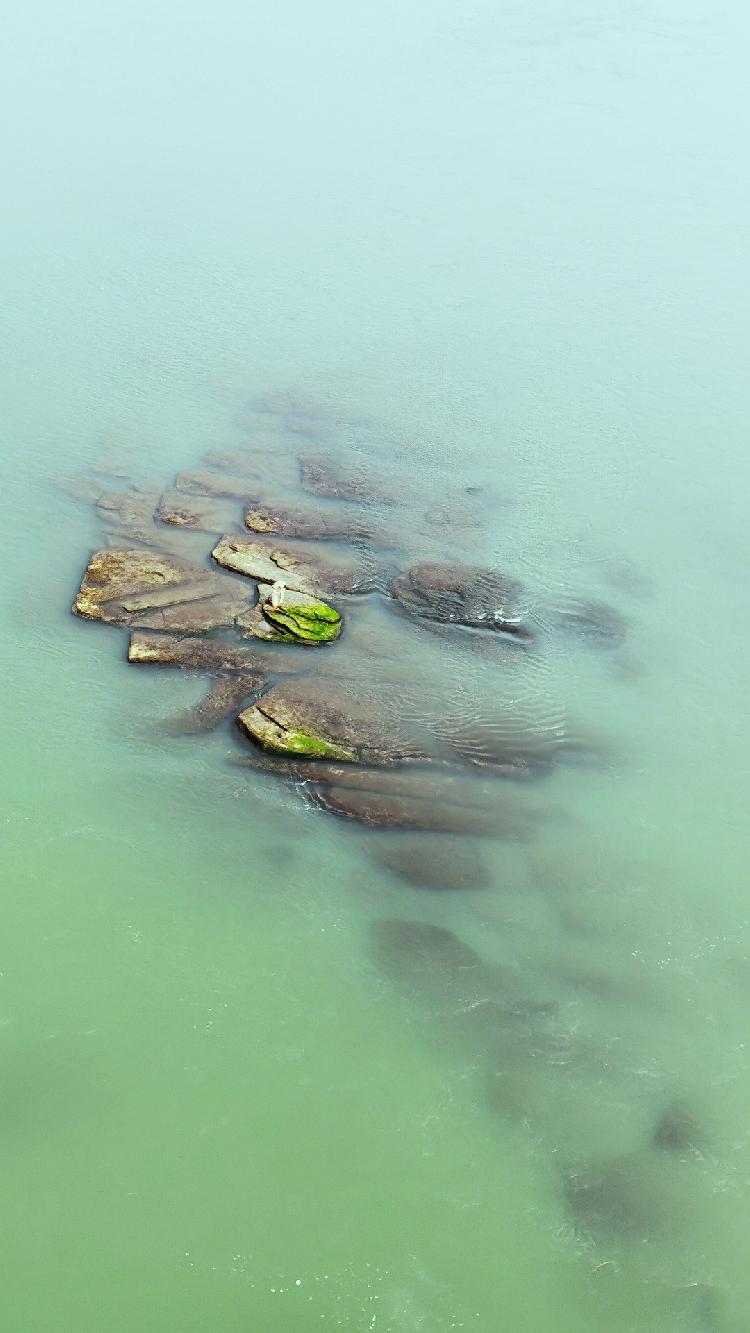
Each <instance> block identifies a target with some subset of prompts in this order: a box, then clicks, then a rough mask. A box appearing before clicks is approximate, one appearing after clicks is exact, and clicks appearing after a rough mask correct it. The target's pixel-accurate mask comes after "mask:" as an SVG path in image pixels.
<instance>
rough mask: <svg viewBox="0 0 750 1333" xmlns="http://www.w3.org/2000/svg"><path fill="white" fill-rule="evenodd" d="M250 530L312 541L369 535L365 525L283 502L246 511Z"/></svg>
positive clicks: (344, 539)
mask: <svg viewBox="0 0 750 1333" xmlns="http://www.w3.org/2000/svg"><path fill="white" fill-rule="evenodd" d="M245 526H246V527H248V528H250V530H251V532H270V533H278V534H280V535H282V536H285V537H302V538H305V539H307V540H312V541H359V540H362V539H363V538H366V537H369V536H370V532H369V531H368V527H367V525H365V524H364V523H357V522H354V521H352V520H351V519H346V518H341V517H339V515H337V514H336V513H326V512H321V511H319V510H317V509H288V508H285V507H284V506H283V505H267V504H266V505H259V506H256V507H255V508H253V509H248V510H247V511H246V513H245Z"/></svg>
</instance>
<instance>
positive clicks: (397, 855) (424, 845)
mask: <svg viewBox="0 0 750 1333" xmlns="http://www.w3.org/2000/svg"><path fill="white" fill-rule="evenodd" d="M371 854H372V856H373V857H374V859H375V860H376V861H378V862H379V863H380V864H381V865H383V866H385V867H386V869H388V870H390V871H391V872H392V873H393V874H394V875H397V876H398V878H399V879H403V880H406V882H407V883H408V884H413V885H414V886H415V887H416V888H421V889H486V888H488V887H489V885H490V884H491V883H492V876H491V874H490V870H489V867H488V865H487V862H486V861H485V860H484V858H483V857H482V856H481V855H480V853H479V852H478V851H477V849H476V848H475V847H472V846H471V844H470V843H466V842H464V841H459V840H457V839H455V838H441V837H438V836H434V835H432V836H428V837H420V836H419V835H416V836H411V835H409V834H405V835H404V836H403V837H400V838H398V840H397V841H395V842H387V843H384V842H383V841H382V840H380V841H378V843H377V844H375V845H374V846H373V847H372V849H371Z"/></svg>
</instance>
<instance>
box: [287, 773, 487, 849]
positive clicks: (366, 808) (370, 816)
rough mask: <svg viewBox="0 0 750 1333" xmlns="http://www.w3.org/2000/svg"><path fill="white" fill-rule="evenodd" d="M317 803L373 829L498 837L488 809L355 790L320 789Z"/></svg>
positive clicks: (349, 788)
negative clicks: (423, 830) (472, 808)
mask: <svg viewBox="0 0 750 1333" xmlns="http://www.w3.org/2000/svg"><path fill="white" fill-rule="evenodd" d="M312 795H313V800H314V802H315V804H316V805H319V806H320V807H321V808H322V809H324V810H329V811H330V812H331V813H332V814H336V815H342V816H343V817H344V818H346V819H356V820H358V821H359V822H360V823H362V824H367V825H369V827H370V828H390V829H399V828H400V829H434V830H436V831H439V832H444V833H470V834H476V835H477V836H484V837H492V836H493V835H497V824H496V821H495V820H494V819H493V817H492V815H491V814H489V813H488V812H487V811H484V810H470V809H468V808H467V807H465V806H456V805H442V806H440V805H435V804H434V803H433V802H432V801H424V800H419V799H415V798H413V797H410V796H396V795H388V794H382V793H378V792H370V791H359V790H356V789H355V788H352V787H343V786H342V787H338V786H337V787H331V786H329V787H318V788H316V789H315V791H314V792H313V794H312Z"/></svg>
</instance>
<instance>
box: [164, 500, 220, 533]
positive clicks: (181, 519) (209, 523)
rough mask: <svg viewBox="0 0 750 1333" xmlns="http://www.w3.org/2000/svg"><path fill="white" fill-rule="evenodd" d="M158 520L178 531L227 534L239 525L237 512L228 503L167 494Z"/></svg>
mask: <svg viewBox="0 0 750 1333" xmlns="http://www.w3.org/2000/svg"><path fill="white" fill-rule="evenodd" d="M156 518H157V520H158V522H159V523H169V524H171V525H172V526H173V527H177V528H198V529H200V531H201V532H225V531H226V529H227V528H229V527H231V526H232V524H233V523H235V522H236V521H237V509H236V507H235V505H233V504H232V503H231V501H229V500H221V499H214V498H213V497H212V496H202V495H188V494H186V493H184V492H183V491H165V492H164V494H163V495H162V496H161V497H160V499H159V503H158V506H157V509H156Z"/></svg>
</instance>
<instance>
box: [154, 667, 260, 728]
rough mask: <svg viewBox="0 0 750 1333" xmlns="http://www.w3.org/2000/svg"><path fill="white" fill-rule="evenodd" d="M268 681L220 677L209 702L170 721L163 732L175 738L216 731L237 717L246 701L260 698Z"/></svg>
mask: <svg viewBox="0 0 750 1333" xmlns="http://www.w3.org/2000/svg"><path fill="white" fill-rule="evenodd" d="M266 680H267V677H266V676H264V675H261V674H255V675H234V676H220V677H219V679H218V680H216V681H214V683H213V685H212V686H211V689H210V690H209V692H208V694H207V695H206V696H205V698H203V699H201V700H200V702H199V703H197V704H195V705H194V706H193V707H192V708H187V709H185V710H184V712H182V713H178V714H177V716H176V717H171V718H169V719H168V720H167V721H166V722H164V723H163V724H162V730H163V731H166V732H169V734H170V735H173V736H177V735H185V736H199V735H202V734H203V733H205V732H208V731H215V730H216V728H217V727H219V726H221V723H222V722H224V721H226V719H227V718H228V717H232V716H233V715H234V714H235V713H236V711H237V709H238V708H239V707H240V706H241V705H242V704H243V703H244V702H245V700H247V699H249V698H251V697H252V696H253V695H254V694H257V693H258V691H259V690H261V689H262V688H263V686H264V685H265V684H266Z"/></svg>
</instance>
